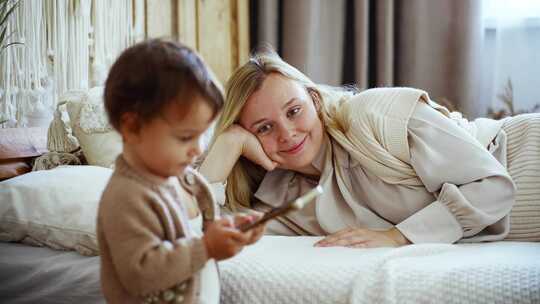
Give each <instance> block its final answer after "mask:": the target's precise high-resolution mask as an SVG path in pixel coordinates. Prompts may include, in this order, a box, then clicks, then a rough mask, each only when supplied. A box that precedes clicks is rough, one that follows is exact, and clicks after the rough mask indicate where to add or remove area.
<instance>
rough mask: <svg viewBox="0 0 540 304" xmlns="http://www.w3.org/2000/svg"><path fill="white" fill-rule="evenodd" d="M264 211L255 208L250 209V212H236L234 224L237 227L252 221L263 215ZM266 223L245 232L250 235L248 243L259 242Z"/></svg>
mask: <svg viewBox="0 0 540 304" xmlns="http://www.w3.org/2000/svg"><path fill="white" fill-rule="evenodd" d="M263 215H264V214H263V213H262V212H258V211H255V210H250V211H249V212H248V213H239V214H236V215H235V217H234V225H235V226H236V227H240V226H241V225H243V224H245V223H252V222H255V221H257V220H258V219H260V218H261V217H263ZM265 227H266V224H261V225H258V226H257V227H255V228H252V229H250V230H248V231H246V232H245V234H246V235H247V236H248V241H247V243H246V245H251V244H253V243H255V242H257V241H258V240H259V239H260V238H261V237H262V236H263V234H264V230H265Z"/></svg>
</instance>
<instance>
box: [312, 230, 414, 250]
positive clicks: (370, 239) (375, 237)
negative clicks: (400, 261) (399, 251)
mask: <svg viewBox="0 0 540 304" xmlns="http://www.w3.org/2000/svg"><path fill="white" fill-rule="evenodd" d="M410 243H411V242H410V241H409V240H407V238H405V236H404V235H403V234H402V233H401V232H400V231H399V230H398V229H397V228H395V227H394V228H391V229H390V230H385V231H380V230H369V229H363V228H346V229H343V230H340V231H338V232H336V233H334V234H331V235H329V236H327V237H325V238H324V239H322V240H320V241H319V242H317V243H315V246H316V247H333V246H342V247H350V248H374V247H399V246H402V245H407V244H410Z"/></svg>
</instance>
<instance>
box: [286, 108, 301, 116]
mask: <svg viewBox="0 0 540 304" xmlns="http://www.w3.org/2000/svg"><path fill="white" fill-rule="evenodd" d="M298 113H300V107H296V108H292V109H290V110H289V112H287V116H288V117H293V116H296V115H298Z"/></svg>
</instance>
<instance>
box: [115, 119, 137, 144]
mask: <svg viewBox="0 0 540 304" xmlns="http://www.w3.org/2000/svg"><path fill="white" fill-rule="evenodd" d="M140 129H141V128H140V123H139V121H138V115H137V114H136V113H133V112H126V113H123V114H122V116H121V117H120V135H122V139H123V140H124V142H125V143H136V142H138V140H139V132H140Z"/></svg>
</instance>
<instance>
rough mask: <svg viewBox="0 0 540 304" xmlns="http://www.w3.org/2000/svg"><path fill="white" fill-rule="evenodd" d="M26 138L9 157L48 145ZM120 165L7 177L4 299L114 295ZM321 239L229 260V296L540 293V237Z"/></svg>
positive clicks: (276, 243) (444, 297)
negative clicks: (105, 197)
mask: <svg viewBox="0 0 540 304" xmlns="http://www.w3.org/2000/svg"><path fill="white" fill-rule="evenodd" d="M42 131H43V130H42ZM2 132H5V131H1V130H0V135H2ZM45 134H46V132H45ZM21 136H22V137H24V136H27V135H24V134H22V135H21V134H19V135H18V138H20V137H21ZM5 138H6V137H4V136H0V152H1V151H4V152H5V151H7V150H6V149H2V145H1V143H2V141H3V139H5ZM4 142H5V141H4ZM23 142H24V144H22V145H31V148H29V147H26V148H24V149H15V150H13V151H34V152H33V153H35V154H36V155H32V156H29V155H25V156H24V157H22V158H21V155H20V153H19V154H18V155H11V154H12V152H9V151H8V152H9V153H4V154H2V155H0V158H2V157H3V158H4V159H2V162H3V163H10V164H11V163H12V162H19V163H20V162H23V163H28V162H27V159H26V158H25V157H35V156H37V155H39V154H40V153H42V151H43V147H38V146H39V145H38V144H36V141H23ZM37 142H40V141H37ZM13 144H14V142H13V141H10V142H9V143H8V145H13ZM15 154H17V153H15ZM30 154H32V153H30ZM9 157H11V158H10V159H8V158H9ZM0 164H2V163H1V162H0ZM0 169H1V166H0ZM10 172H12V171H10ZM25 172H26V173H25ZM111 172H112V170H111V169H108V168H104V167H99V166H92V165H85V166H60V167H58V168H55V169H51V170H43V171H36V172H27V170H26V171H22V172H21V171H16V172H15V171H13V172H12V173H13V174H14V177H12V178H9V179H7V180H5V181H2V182H0V240H1V241H0V302H2V303H44V304H47V303H78V304H85V303H104V299H103V296H102V294H101V288H100V281H99V257H98V256H96V254H98V252H97V240H96V237H95V215H96V210H97V205H98V201H99V197H100V194H101V191H102V190H103V188H104V187H105V185H106V183H107V180H108V178H109V177H110V174H111ZM23 173H24V174H23ZM15 175H18V176H15ZM318 239H319V238H316V237H284V236H264V237H263V238H262V239H261V240H260V241H259V242H258V243H256V244H255V245H253V246H250V247H247V248H245V249H244V250H243V251H242V252H241V253H240V254H239V255H237V256H236V257H234V258H232V259H229V260H226V261H222V262H220V263H219V269H220V278H221V303H227V304H228V303H231V304H232V303H234V304H241V303H355V304H356V303H540V243H532V242H506V241H503V242H493V243H483V244H459V245H444V244H425V245H409V246H404V247H401V248H375V249H350V248H340V247H334V248H321V247H313V244H314V243H315V242H316V241H317V240H318Z"/></svg>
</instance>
